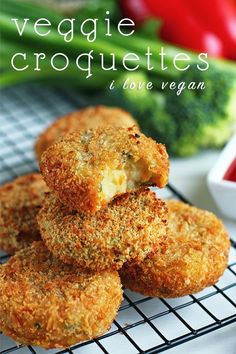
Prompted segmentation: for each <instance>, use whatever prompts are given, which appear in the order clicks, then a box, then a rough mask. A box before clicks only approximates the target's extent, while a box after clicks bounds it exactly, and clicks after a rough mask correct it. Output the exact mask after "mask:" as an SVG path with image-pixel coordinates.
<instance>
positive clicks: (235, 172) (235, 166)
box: [223, 157, 236, 182]
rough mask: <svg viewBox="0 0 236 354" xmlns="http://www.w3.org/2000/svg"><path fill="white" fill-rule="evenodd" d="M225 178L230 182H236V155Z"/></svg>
mask: <svg viewBox="0 0 236 354" xmlns="http://www.w3.org/2000/svg"><path fill="white" fill-rule="evenodd" d="M223 179H224V180H226V181H230V182H236V157H235V159H234V160H233V162H232V163H231V165H230V166H229V168H228V170H227V171H226V173H225V175H224V177H223Z"/></svg>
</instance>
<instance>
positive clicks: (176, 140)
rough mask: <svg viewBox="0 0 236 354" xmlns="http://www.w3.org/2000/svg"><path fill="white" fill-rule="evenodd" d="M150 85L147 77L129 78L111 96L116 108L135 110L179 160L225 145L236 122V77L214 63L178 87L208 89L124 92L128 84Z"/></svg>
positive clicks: (143, 124)
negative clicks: (198, 85) (195, 85)
mask: <svg viewBox="0 0 236 354" xmlns="http://www.w3.org/2000/svg"><path fill="white" fill-rule="evenodd" d="M127 77H129V79H130V81H132V82H137V83H138V82H140V81H142V82H143V81H146V82H147V81H148V78H147V77H146V75H145V74H144V73H142V72H140V73H138V74H137V73H131V74H126V75H123V76H122V77H121V78H120V79H119V81H118V82H117V83H116V88H115V89H114V90H113V91H112V93H110V97H111V98H112V99H113V100H114V101H113V102H114V103H115V104H119V105H121V106H122V107H123V108H126V109H128V110H130V111H131V112H132V113H133V114H134V115H135V116H136V118H137V119H138V122H139V124H140V126H141V129H142V130H143V131H144V133H146V134H148V135H150V136H152V137H154V138H156V139H157V140H158V141H160V142H163V143H164V144H166V146H167V148H168V151H169V152H170V153H171V154H173V155H178V156H189V155H192V154H194V153H196V152H197V151H198V150H199V149H200V148H203V147H208V148H218V147H221V146H222V145H224V144H225V142H226V141H227V140H228V139H229V137H230V136H231V134H232V132H233V124H234V122H236V74H235V72H234V71H233V70H230V69H229V70H228V69H225V68H223V69H222V68H221V66H220V65H219V66H217V65H215V64H212V65H211V67H210V68H209V69H208V70H207V71H205V72H201V71H199V70H198V69H197V68H196V66H195V65H193V66H192V67H191V68H190V69H189V70H188V71H186V72H184V73H182V74H181V76H180V77H179V80H178V81H176V83H177V84H178V83H180V82H185V83H186V84H187V85H188V84H189V83H190V82H196V83H199V82H205V85H206V88H205V89H204V90H188V89H186V90H184V91H183V92H182V94H181V95H178V96H177V95H176V91H173V90H170V89H165V91H162V92H158V91H156V90H155V91H148V90H146V88H143V89H141V90H138V89H135V90H123V88H122V83H123V82H124V80H126V78H127Z"/></svg>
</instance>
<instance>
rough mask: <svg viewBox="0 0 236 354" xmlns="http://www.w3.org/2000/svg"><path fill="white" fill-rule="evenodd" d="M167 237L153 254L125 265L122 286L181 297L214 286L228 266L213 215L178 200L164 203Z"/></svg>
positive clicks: (223, 240)
mask: <svg viewBox="0 0 236 354" xmlns="http://www.w3.org/2000/svg"><path fill="white" fill-rule="evenodd" d="M165 202H166V205H167V207H168V210H169V214H168V228H169V230H168V234H167V238H166V240H165V241H164V242H163V243H162V244H161V246H160V248H158V249H157V251H156V253H155V255H154V256H153V255H152V257H147V258H146V259H145V261H144V262H143V263H140V264H139V265H132V264H130V265H129V264H128V263H126V264H125V266H124V267H123V268H122V269H121V271H120V275H121V279H122V283H123V284H124V285H125V286H126V287H127V288H129V289H131V290H133V291H137V292H139V293H141V294H144V295H146V296H158V297H166V298H168V297H169V298H175V297H181V296H185V295H189V294H193V293H197V292H199V291H201V290H203V289H204V288H205V287H207V286H210V285H213V284H215V283H216V282H217V281H218V279H219V278H220V276H221V275H222V274H223V272H224V270H225V269H226V267H227V261H228V255H229V248H230V241H229V237H228V234H227V231H226V230H225V228H224V225H223V224H222V222H221V221H220V220H219V219H218V218H217V217H216V216H215V215H214V214H212V213H210V212H208V211H205V210H200V209H198V208H195V207H192V206H189V205H187V204H184V203H182V202H179V201H174V200H170V201H167V200H166V201H165Z"/></svg>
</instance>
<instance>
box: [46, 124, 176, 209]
mask: <svg viewBox="0 0 236 354" xmlns="http://www.w3.org/2000/svg"><path fill="white" fill-rule="evenodd" d="M40 168H41V171H42V174H43V176H44V179H45V181H46V183H47V184H48V186H49V188H50V189H51V190H52V191H53V192H54V193H55V194H56V196H57V197H58V198H59V199H60V201H61V202H62V203H64V204H66V205H68V206H69V207H70V208H71V209H72V210H78V211H79V212H87V213H95V212H96V211H97V210H99V209H100V208H101V207H104V206H106V205H107V204H108V203H109V202H110V201H111V200H112V199H113V198H114V197H116V196H117V195H120V194H123V193H126V192H131V191H133V190H136V189H137V188H138V187H140V186H143V185H157V186H158V187H164V186H165V185H166V183H167V179H168V173H169V161H168V155H167V152H166V149H165V147H164V145H162V144H157V143H156V142H155V141H154V140H152V139H151V138H147V137H146V136H145V135H143V134H142V133H140V132H139V131H138V129H137V128H136V127H132V128H116V129H114V128H106V129H104V128H98V129H95V130H88V131H86V132H80V133H71V134H68V135H66V136H64V138H63V139H62V140H60V141H58V142H56V143H55V144H54V145H52V146H51V147H49V148H48V149H47V150H46V151H45V152H44V153H43V155H42V158H41V163H40Z"/></svg>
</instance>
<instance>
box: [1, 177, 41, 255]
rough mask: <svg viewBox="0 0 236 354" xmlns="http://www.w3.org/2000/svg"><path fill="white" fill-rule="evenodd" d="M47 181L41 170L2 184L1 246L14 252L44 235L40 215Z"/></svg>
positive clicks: (9, 251) (11, 252) (7, 250)
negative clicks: (38, 219) (41, 229)
mask: <svg viewBox="0 0 236 354" xmlns="http://www.w3.org/2000/svg"><path fill="white" fill-rule="evenodd" d="M47 191H48V188H47V186H46V183H45V182H44V180H43V178H42V176H41V175H40V174H39V173H31V174H28V175H25V176H22V177H18V178H16V179H15V180H14V181H12V182H10V183H6V184H5V185H3V186H1V187H0V248H1V249H3V250H4V251H6V252H8V253H10V254H13V253H14V252H16V251H17V250H20V249H21V248H24V247H26V246H28V245H29V244H30V243H31V242H32V241H33V240H38V239H40V234H39V229H38V224H37V221H36V215H37V213H38V211H39V209H40V208H41V205H42V201H43V198H44V194H45V192H47Z"/></svg>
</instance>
